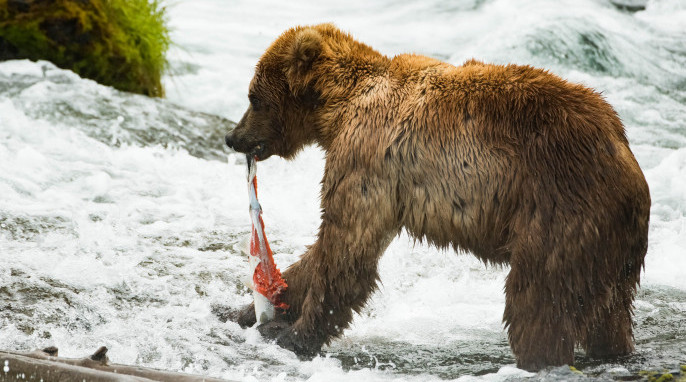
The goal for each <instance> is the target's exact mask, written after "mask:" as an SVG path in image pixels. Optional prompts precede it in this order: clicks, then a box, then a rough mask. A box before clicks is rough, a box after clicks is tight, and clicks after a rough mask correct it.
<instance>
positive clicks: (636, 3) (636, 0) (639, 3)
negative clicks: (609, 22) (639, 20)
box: [610, 0, 648, 12]
mask: <svg viewBox="0 0 686 382" xmlns="http://www.w3.org/2000/svg"><path fill="white" fill-rule="evenodd" d="M610 3H611V4H612V5H614V6H615V7H617V9H620V10H622V11H628V12H638V11H643V10H645V9H646V4H647V3H648V0H610Z"/></svg>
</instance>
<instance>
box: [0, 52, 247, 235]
mask: <svg viewBox="0 0 686 382" xmlns="http://www.w3.org/2000/svg"><path fill="white" fill-rule="evenodd" d="M1 98H9V99H11V100H12V102H13V103H14V105H15V106H16V107H18V108H20V109H22V111H23V112H24V113H25V114H26V115H27V116H29V117H31V118H35V119H43V120H47V121H49V122H51V123H53V124H55V125H58V126H64V127H66V128H70V129H78V130H81V131H82V132H83V133H85V134H86V135H88V136H89V137H91V138H94V139H97V140H98V141H100V142H103V143H105V144H107V145H110V146H115V147H119V146H121V145H137V146H141V147H145V146H161V147H164V148H168V149H179V150H185V151H187V152H188V153H189V154H190V155H193V156H195V157H199V158H204V159H215V160H221V161H225V160H226V155H227V154H228V153H230V152H232V151H231V150H230V149H229V148H227V147H226V145H225V144H224V135H225V134H226V133H227V132H228V131H229V130H231V129H232V128H233V127H234V126H235V123H233V122H231V121H229V120H228V119H225V118H222V117H219V116H216V115H212V114H207V113H201V112H197V111H192V110H189V109H186V108H184V107H182V106H179V105H176V104H173V103H171V102H168V101H165V100H162V99H158V98H153V99H151V98H148V97H144V96H141V95H137V94H132V93H127V92H121V91H117V90H115V89H112V88H109V87H105V86H101V85H98V84H95V83H93V82H91V81H83V80H82V79H81V78H79V76H77V75H75V74H74V73H72V72H70V71H67V70H62V69H59V68H57V67H55V65H53V64H52V63H49V62H45V61H42V62H38V63H33V64H32V63H29V62H27V61H8V62H5V63H0V99H1ZM99 202H100V201H99ZM101 202H103V203H105V202H107V200H102V201H101ZM1 219H2V216H0V223H1V222H2V220H1ZM24 234H26V233H24Z"/></svg>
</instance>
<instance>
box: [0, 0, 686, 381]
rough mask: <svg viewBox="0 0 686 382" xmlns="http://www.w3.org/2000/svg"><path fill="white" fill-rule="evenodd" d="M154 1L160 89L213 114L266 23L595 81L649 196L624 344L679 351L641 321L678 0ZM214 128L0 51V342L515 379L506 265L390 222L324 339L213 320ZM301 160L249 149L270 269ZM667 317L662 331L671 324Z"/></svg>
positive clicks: (227, 251) (219, 200) (664, 286)
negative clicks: (296, 344)
mask: <svg viewBox="0 0 686 382" xmlns="http://www.w3.org/2000/svg"><path fill="white" fill-rule="evenodd" d="M170 15H171V19H170V23H171V26H172V27H173V28H174V32H173V39H174V41H175V42H176V44H177V45H176V46H175V47H174V48H173V49H172V51H171V52H170V56H169V57H170V60H171V63H172V68H173V70H174V71H175V73H176V74H175V75H174V76H172V77H167V78H166V79H165V85H166V87H167V93H168V99H169V100H170V101H172V102H176V103H178V104H179V105H182V106H184V107H187V108H190V109H192V110H196V111H201V112H209V113H213V114H217V115H221V116H224V117H227V118H229V119H232V120H238V119H239V118H240V116H241V115H242V113H243V111H244V109H245V107H247V96H246V94H247V86H248V83H249V81H250V79H251V77H252V73H253V69H254V65H255V63H256V62H257V59H258V58H259V56H260V55H261V53H262V52H263V51H264V49H265V48H266V47H267V46H268V44H269V43H270V42H271V41H272V40H273V39H274V38H276V36H278V35H279V34H280V33H281V32H282V31H283V30H285V29H286V28H287V27H290V26H293V25H297V24H313V23H318V22H328V21H333V22H335V23H336V24H337V25H338V26H339V27H341V28H342V29H345V30H348V31H350V32H352V33H353V35H355V36H356V37H357V38H359V39H360V40H362V41H364V42H366V43H368V44H370V45H371V46H373V47H375V48H377V49H378V50H380V51H381V52H382V53H384V54H388V55H393V54H396V53H402V52H409V51H413V52H417V53H422V54H426V55H430V56H433V57H437V58H440V59H443V60H446V61H448V62H451V63H454V64H460V63H461V62H463V61H465V60H466V59H468V58H471V57H476V58H478V59H481V60H484V61H489V62H496V63H505V62H515V63H520V64H533V65H536V66H540V67H545V68H549V69H550V70H551V71H552V72H554V73H557V74H559V75H561V76H563V77H565V78H568V79H570V80H572V81H576V82H581V83H584V84H586V85H588V86H591V87H593V88H595V89H598V90H600V91H602V92H603V94H604V95H605V96H606V98H607V99H608V101H609V102H610V103H611V104H613V105H614V106H615V108H616V109H617V111H618V112H619V113H620V116H621V117H622V119H623V121H624V123H625V125H626V127H627V131H628V135H629V138H630V140H631V142H632V149H633V151H634V153H635V154H636V157H637V159H638V160H639V163H640V164H641V166H642V168H643V170H644V172H645V175H646V178H647V179H648V182H649V184H650V187H651V195H652V199H653V207H652V214H651V229H650V245H649V250H648V256H647V258H646V268H645V272H644V273H643V275H642V280H643V281H642V287H643V289H642V290H643V292H642V294H641V295H639V299H638V302H637V304H636V305H637V308H636V311H637V321H638V322H639V325H638V327H637V329H636V331H637V338H638V339H639V340H640V341H639V344H638V347H637V351H638V354H639V355H640V356H641V357H643V358H645V359H647V360H648V361H645V362H644V364H645V365H647V366H654V367H655V366H656V365H662V363H660V362H658V360H660V361H661V362H664V364H665V365H672V364H673V365H676V364H678V363H679V362H682V363H683V362H684V361H686V354H685V353H684V351H683V350H675V349H672V348H669V349H671V350H669V349H668V350H667V351H666V353H665V352H664V351H663V347H664V346H663V343H662V342H659V341H653V340H651V339H650V336H657V335H658V334H659V333H662V332H664V331H666V330H668V329H667V325H666V324H665V323H664V320H667V318H664V315H665V314H666V315H667V316H668V317H669V318H671V319H673V321H670V322H672V323H673V322H676V323H679V322H683V321H684V320H686V306H684V303H683V300H681V301H680V300H679V298H683V296H685V295H686V276H685V275H686V273H685V271H684V270H686V256H685V255H684V253H685V250H686V122H684V121H686V90H685V89H686V26H685V25H686V22H684V20H686V4H684V3H683V2H681V1H680V0H663V1H649V2H648V8H647V10H646V11H642V12H638V13H635V14H629V13H623V12H620V11H617V10H616V9H615V8H613V7H612V6H611V5H608V3H606V2H605V1H602V0H595V1H592V0H581V1H558V2H549V1H543V0H526V1H519V2H512V1H506V0H492V1H480V0H471V1H458V2H447V1H439V0H431V1H423V2H410V1H390V0H383V1H379V2H374V3H372V2H366V1H362V0H351V1H347V2H317V3H316V4H307V2H305V1H301V0H298V1H288V2H282V1H263V2H258V3H256V2H254V1H247V0H241V1H235V2H231V3H228V2H222V1H219V0H214V1H212V0H193V1H185V2H178V3H177V4H176V5H174V6H172V7H170ZM22 84H23V85H22ZM218 124H221V121H218V120H216V119H213V118H212V117H210V116H207V115H204V114H199V113H193V112H191V111H186V110H185V109H180V108H176V107H174V106H173V105H170V104H169V103H168V102H159V101H153V100H149V99H146V98H144V97H137V96H130V95H125V94H122V93H119V92H116V91H113V90H111V89H109V88H106V87H102V86H100V85H97V84H95V83H93V82H91V81H87V80H82V79H79V78H78V77H77V76H75V75H73V74H71V73H69V72H66V71H62V70H58V69H55V68H53V67H52V66H51V65H50V64H48V63H30V62H27V61H14V62H6V63H0V348H3V349H17V350H31V349H34V348H42V347H45V346H49V345H56V346H58V347H59V348H60V353H61V355H64V356H72V357H77V356H83V355H85V354H90V353H92V352H93V351H94V350H95V349H96V348H97V347H98V346H100V345H106V346H107V347H108V348H109V349H110V351H109V353H108V355H109V356H110V358H111V359H112V360H113V361H115V362H120V363H136V364H141V365H146V366H152V367H158V368H165V369H173V370H183V371H187V372H193V373H199V374H205V375H210V376H216V377H224V378H230V379H238V380H260V381H261V380H275V381H282V380H306V379H307V380H313V381H316V380H321V381H337V380H344V381H353V380H370V381H374V380H401V381H413V380H422V381H424V380H435V379H440V378H458V377H461V378H463V379H471V378H473V375H474V374H483V373H488V372H490V373H491V374H487V375H485V376H481V377H479V378H484V379H489V380H502V379H504V378H506V377H507V376H508V375H512V374H514V375H517V376H524V375H526V374H525V373H524V372H523V371H518V370H516V369H513V368H512V367H511V365H512V364H513V362H514V361H513V359H512V356H511V354H510V351H509V347H508V346H507V340H506V335H505V333H504V332H503V330H502V324H501V317H502V311H503V305H504V296H503V293H502V288H503V282H504V278H505V276H506V274H507V269H499V268H492V267H485V266H484V265H482V264H481V263H479V262H478V261H476V260H475V259H474V258H473V257H471V256H469V255H464V254H461V255H455V254H454V253H452V252H443V251H438V250H436V249H433V248H429V247H426V246H423V245H420V244H415V243H413V242H412V241H411V240H409V239H408V238H407V237H406V236H404V235H403V236H401V237H400V238H399V239H397V240H396V241H394V242H393V243H392V244H391V246H390V248H389V249H388V251H387V253H386V255H385V256H384V258H383V259H382V261H381V265H380V272H381V280H382V285H381V287H380V289H379V291H378V292H377V293H376V294H375V295H374V297H373V299H372V300H371V302H370V304H369V305H368V307H367V308H366V309H365V311H364V312H363V314H361V315H359V316H357V317H356V318H355V321H354V324H353V326H352V327H351V328H350V329H349V330H347V331H346V332H345V336H344V337H343V338H342V339H340V340H337V341H335V342H334V343H333V344H332V345H331V347H329V348H327V349H326V350H328V353H329V356H326V357H320V358H316V359H314V360H313V361H299V360H298V359H297V358H296V357H295V356H294V355H293V354H292V353H290V352H288V351H286V350H283V349H281V348H279V347H278V346H276V345H274V344H270V343H265V342H264V341H262V339H261V338H260V336H259V335H258V333H257V331H256V330H254V329H248V330H243V329H240V328H239V327H238V326H237V325H236V324H233V323H222V322H220V321H219V320H218V319H217V317H216V316H215V315H214V314H213V313H212V311H211V309H212V306H213V305H229V306H235V307H238V306H241V305H243V304H245V303H247V302H249V301H250V298H251V296H250V293H249V291H248V290H246V289H245V288H244V287H243V286H242V285H241V281H240V280H241V278H242V277H243V273H244V271H245V268H246V267H247V264H246V263H247V261H246V259H245V258H243V257H241V256H240V255H239V253H240V251H239V250H238V248H239V245H240V241H241V240H242V239H243V237H244V236H245V235H246V234H247V233H248V232H249V228H250V220H249V215H248V199H247V192H246V185H245V180H244V178H245V163H244V161H243V160H242V158H241V156H240V155H234V154H230V155H229V156H228V162H227V161H225V160H218V158H222V154H221V152H222V148H221V145H223V142H222V139H221V134H217V133H216V131H213V132H212V133H213V134H214V135H213V136H212V137H211V139H210V138H209V137H208V135H207V134H206V133H204V132H207V131H210V130H211V129H212V127H213V126H216V125H218ZM151 129H153V130H154V131H155V134H146V131H150V130H151ZM204 137H208V138H204ZM189 152H191V153H192V154H193V155H196V156H192V155H190V154H189ZM322 169H323V154H322V153H321V151H319V150H318V149H317V148H310V149H307V150H305V151H304V152H303V153H302V154H300V156H299V157H298V158H297V159H296V160H294V161H291V162H286V161H284V160H281V159H278V158H272V159H269V160H268V161H266V162H261V163H260V164H259V167H258V178H259V183H260V202H261V204H262V207H263V208H264V220H265V224H266V227H267V234H268V236H269V239H270V243H271V244H272V248H273V250H274V252H275V254H276V261H277V264H278V265H279V266H280V267H281V268H282V269H284V268H286V267H287V266H288V265H289V264H291V263H292V262H294V261H295V260H296V259H297V257H298V256H299V254H300V253H302V252H303V251H304V249H305V246H306V245H308V244H311V243H312V242H313V240H314V234H315V232H316V228H317V226H318V224H319V203H318V193H319V180H320V179H321V175H322ZM665 290H666V291H667V292H664V293H663V294H660V293H662V291H665ZM656 296H657V297H656ZM665 296H666V297H665ZM680 296H681V297H680ZM665 312H666V313H665ZM661 317H662V318H661ZM658 318H659V319H662V320H663V321H659V320H658V322H657V323H654V322H653V321H650V320H651V319H655V320H657V319H658ZM651 322H653V323H651ZM677 327H678V326H677ZM671 330H673V332H670V333H672V334H673V335H674V336H676V338H682V339H683V338H684V330H686V329H678V328H677V329H671ZM642 333H649V335H648V334H643V336H642ZM641 341H642V342H641ZM672 347H673V348H674V345H673V344H672ZM665 354H666V355H665ZM658 355H660V356H659V357H658ZM662 358H664V359H662ZM632 362H638V361H635V360H634V361H632ZM453 365H457V366H453ZM610 367H611V364H610V365H601V366H600V368H601V369H609V368H610ZM497 370H499V371H498V373H497V374H496V373H495V371H497Z"/></svg>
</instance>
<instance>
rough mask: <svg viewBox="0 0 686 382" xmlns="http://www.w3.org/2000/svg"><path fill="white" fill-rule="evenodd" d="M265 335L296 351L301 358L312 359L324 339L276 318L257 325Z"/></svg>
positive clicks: (283, 346) (317, 352) (278, 343)
mask: <svg viewBox="0 0 686 382" xmlns="http://www.w3.org/2000/svg"><path fill="white" fill-rule="evenodd" d="M257 330H258V331H259V332H260V334H262V336H263V337H265V338H268V339H275V340H276V344H277V345H279V346H281V347H282V348H284V349H288V350H290V351H292V352H293V353H295V354H296V355H297V356H298V357H299V358H301V359H312V358H314V357H315V356H316V355H317V354H319V351H320V350H321V348H322V341H318V340H316V339H314V338H309V336H306V335H304V334H303V333H299V332H298V331H297V330H296V329H295V327H294V326H292V325H290V324H289V323H288V322H286V321H282V320H274V321H270V322H268V323H266V324H263V325H260V326H258V327H257Z"/></svg>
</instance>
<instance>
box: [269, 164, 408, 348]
mask: <svg viewBox="0 0 686 382" xmlns="http://www.w3.org/2000/svg"><path fill="white" fill-rule="evenodd" d="M327 179H331V177H330V174H328V175H325V178H324V182H323V188H324V189H323V192H322V195H323V196H322V210H323V212H322V223H321V225H320V228H319V234H318V238H317V241H316V242H315V243H314V244H313V245H312V246H311V247H309V249H308V250H307V252H306V253H305V254H304V255H303V256H302V257H301V259H300V260H299V261H298V262H296V263H295V264H293V265H292V266H291V267H289V268H288V269H287V270H286V271H285V272H284V274H283V276H284V279H285V280H286V282H287V283H288V289H287V291H286V293H285V295H284V300H285V301H286V303H288V304H289V305H290V308H289V310H288V312H287V313H286V314H285V315H283V316H281V317H279V318H278V319H277V320H275V321H273V322H271V323H268V324H265V325H263V326H262V327H261V328H260V331H261V332H262V333H263V334H264V335H265V336H267V337H271V338H276V340H277V343H278V344H279V345H281V346H283V347H285V348H287V349H290V350H293V351H294V352H295V353H297V354H299V355H303V356H314V355H316V354H317V353H318V352H319V350H320V349H321V347H322V345H324V344H326V343H328V342H329V341H330V340H331V339H332V338H334V337H336V336H339V335H340V334H341V333H342V332H343V330H344V329H345V328H347V327H348V326H349V324H350V322H351V320H352V317H353V312H359V311H360V310H361V309H362V307H363V306H364V304H365V302H366V301H367V299H368V298H369V296H370V295H371V293H372V291H373V290H374V289H375V288H376V282H377V280H378V273H377V264H378V261H379V258H380V256H381V255H382V254H383V252H384V251H385V249H386V247H387V246H388V244H389V243H390V241H391V240H392V238H393V237H394V236H395V235H396V234H397V233H398V229H399V226H398V224H396V218H395V216H396V214H395V206H394V205H393V203H392V200H394V198H393V197H392V193H391V190H392V188H391V187H389V186H388V185H387V183H385V181H383V180H379V178H373V177H370V176H368V175H366V174H361V173H357V174H345V175H342V176H337V177H336V179H338V180H337V181H335V182H331V181H327Z"/></svg>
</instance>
